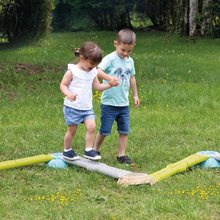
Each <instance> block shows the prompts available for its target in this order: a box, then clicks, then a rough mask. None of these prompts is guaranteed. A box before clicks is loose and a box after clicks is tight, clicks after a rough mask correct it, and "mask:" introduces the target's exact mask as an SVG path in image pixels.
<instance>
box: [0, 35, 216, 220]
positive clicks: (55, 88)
mask: <svg viewBox="0 0 220 220" xmlns="http://www.w3.org/2000/svg"><path fill="white" fill-rule="evenodd" d="M114 37H115V33H113V32H93V33H89V32H86V33H84V32H79V33H53V34H51V35H50V36H49V38H48V39H47V40H45V41H44V42H42V43H41V44H38V45H36V44H35V45H23V46H14V47H13V48H7V47H1V51H0V124H1V126H0V152H1V154H0V161H5V160H13V159H17V158H24V157H29V156H34V155H39V154H48V153H49V154H50V153H54V152H61V151H62V145H63V136H64V133H65V131H66V126H65V124H64V119H63V113H62V105H63V96H62V94H61V92H60V90H59V83H60V80H61V79H62V77H63V74H64V72H65V70H66V66H67V63H69V62H72V60H73V49H74V48H75V47H79V46H80V44H81V43H82V42H83V41H85V40H93V41H96V42H97V43H98V44H99V45H100V46H101V47H102V49H103V51H104V53H105V54H107V53H109V52H111V51H112V50H113V49H114V47H113V40H114ZM219 46H220V39H215V40H212V39H196V40H195V41H194V40H191V39H187V38H179V37H176V36H173V35H170V34H158V33H137V45H136V47H135V49H134V51H133V53H132V57H133V58H134V60H135V64H136V71H137V75H136V79H137V83H138V88H139V96H140V99H141V106H140V108H139V109H137V110H136V109H134V108H133V105H132V104H133V102H132V100H131V133H130V135H129V143H128V148H127V153H128V155H130V156H131V158H132V159H133V160H135V162H136V164H137V165H136V166H135V167H127V166H123V165H120V164H118V163H117V162H116V159H115V158H116V154H117V133H116V127H115V126H114V129H113V132H112V135H111V136H110V137H108V138H107V139H106V141H105V143H104V145H103V148H102V158H103V159H102V162H104V163H106V164H108V165H110V166H114V167H118V168H123V169H128V170H131V171H135V172H146V173H148V174H150V173H153V172H155V171H158V170H160V169H162V168H164V167H165V166H166V165H167V164H169V163H173V162H177V161H179V160H181V159H183V158H185V157H187V156H189V155H191V154H194V153H196V152H198V151H202V150H213V151H220V135H219V134H220V125H219V121H220V96H219V94H220V83H219V82H220V74H219V67H220V53H219ZM99 104H100V102H99V99H98V98H94V109H95V112H96V116H97V129H98V127H99V124H100V121H99V116H100V110H99ZM84 134H85V129H84V127H83V126H80V127H79V128H78V132H77V134H76V137H75V139H74V143H73V146H74V148H75V149H76V151H77V153H79V154H82V153H83V147H84ZM0 177H1V181H0V188H1V195H0V219H3V220H6V219H22V220H24V219H25V220H26V219H39V220H42V219H100V220H102V219H107V220H108V219H111V220H113V219H114V220H124V219H126V220H133V219H141V220H142V219H155V220H158V219H172V220H174V219H183V220H184V219H190V220H191V219H195V220H198V219H214V220H215V219H216V220H217V219H219V218H220V211H219V205H220V171H219V169H199V168H198V167H197V168H193V169H190V170H187V171H186V172H184V173H181V174H177V175H175V176H172V177H170V178H167V179H165V180H163V181H161V182H159V183H157V184H155V185H154V186H152V187H151V186H148V185H141V186H130V187H128V188H124V187H120V186H117V183H116V180H114V179H112V178H110V177H108V176H104V175H102V174H98V173H95V172H90V171H87V170H84V169H82V168H78V167H72V166H71V167H69V168H67V169H64V170H61V169H51V168H49V167H47V166H46V165H45V164H37V165H33V166H28V167H22V168H16V169H10V170H3V171H1V174H0Z"/></svg>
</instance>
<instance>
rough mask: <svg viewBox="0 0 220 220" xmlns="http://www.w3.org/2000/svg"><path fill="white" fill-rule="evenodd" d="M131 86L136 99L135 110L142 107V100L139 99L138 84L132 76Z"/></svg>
mask: <svg viewBox="0 0 220 220" xmlns="http://www.w3.org/2000/svg"><path fill="white" fill-rule="evenodd" d="M130 85H131V90H132V94H133V98H134V106H135V108H138V106H139V105H140V100H139V98H138V91H137V83H136V79H135V77H134V76H131V78H130Z"/></svg>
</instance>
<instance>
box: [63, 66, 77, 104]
mask: <svg viewBox="0 0 220 220" xmlns="http://www.w3.org/2000/svg"><path fill="white" fill-rule="evenodd" d="M71 80H72V72H71V71H70V70H67V71H66V73H65V74H64V76H63V79H62V81H61V83H60V90H61V92H62V93H63V94H64V96H66V97H67V98H68V99H69V100H70V101H75V100H76V96H77V94H73V93H71V92H70V91H69V90H68V86H69V84H70V82H71Z"/></svg>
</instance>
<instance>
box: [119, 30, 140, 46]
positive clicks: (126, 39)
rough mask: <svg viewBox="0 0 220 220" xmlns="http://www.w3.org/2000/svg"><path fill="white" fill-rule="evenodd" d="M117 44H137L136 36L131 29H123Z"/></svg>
mask: <svg viewBox="0 0 220 220" xmlns="http://www.w3.org/2000/svg"><path fill="white" fill-rule="evenodd" d="M116 40H117V42H118V43H122V44H129V45H130V44H135V43H136V34H135V33H134V32H133V31H132V30H130V29H122V30H120V31H119V32H118V36H117V39H116Z"/></svg>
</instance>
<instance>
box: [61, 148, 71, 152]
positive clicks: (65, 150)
mask: <svg viewBox="0 0 220 220" xmlns="http://www.w3.org/2000/svg"><path fill="white" fill-rule="evenodd" d="M70 150H72V148H69V149H66V148H64V150H63V151H64V152H68V151H70Z"/></svg>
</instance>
